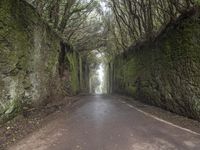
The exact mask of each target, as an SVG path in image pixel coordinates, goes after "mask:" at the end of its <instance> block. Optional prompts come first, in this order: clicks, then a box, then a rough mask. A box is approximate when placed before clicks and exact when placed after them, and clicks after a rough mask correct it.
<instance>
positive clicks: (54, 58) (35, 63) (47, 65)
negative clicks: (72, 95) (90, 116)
mask: <svg viewBox="0 0 200 150" xmlns="http://www.w3.org/2000/svg"><path fill="white" fill-rule="evenodd" d="M61 40H62V39H61V38H60V37H59V36H57V35H56V34H55V33H54V32H53V31H52V30H51V29H50V28H49V27H48V26H47V25H46V24H45V23H44V22H43V21H42V20H41V19H40V16H39V15H38V14H37V13H36V12H35V10H34V8H32V7H31V6H30V5H29V4H27V3H26V2H24V1H22V0H1V1H0V120H2V118H8V117H10V116H12V115H15V113H16V112H19V111H20V110H21V109H22V106H25V105H40V104H41V103H44V102H46V100H48V99H49V98H52V97H53V96H55V95H57V96H58V95H61V94H62V91H61V90H62V86H61V85H63V83H66V82H64V81H63V80H69V82H71V80H75V81H72V82H77V83H75V85H74V84H73V90H74V91H73V92H77V91H78V90H79V89H78V87H79V85H78V84H79V81H78V74H77V75H73V76H72V77H71V78H72V79H70V77H68V78H67V79H66V78H63V77H62V78H63V79H62V78H60V77H61V76H64V75H66V76H67V75H68V76H69V74H68V73H66V74H62V75H59V67H60V65H61V64H59V59H60V58H59V57H60V56H59V54H60V53H61V44H60V43H61ZM65 51H68V49H67V48H65ZM71 53H72V54H73V52H71ZM63 57H64V59H67V55H66V54H65V56H63ZM71 57H72V56H69V58H71ZM70 60H71V61H74V62H76V63H75V64H73V67H77V66H78V65H79V64H78V63H77V61H78V56H75V55H73V57H72V58H71V59H70ZM68 65H69V66H70V65H71V63H69V64H68ZM64 68H65V70H66V69H69V73H70V72H73V71H71V70H73V68H70V67H67V66H66V67H65V66H64ZM77 72H78V71H77ZM77 72H76V73H77ZM61 81H62V84H61Z"/></svg>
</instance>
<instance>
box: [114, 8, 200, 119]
mask: <svg viewBox="0 0 200 150" xmlns="http://www.w3.org/2000/svg"><path fill="white" fill-rule="evenodd" d="M199 12H200V11H199V8H195V9H194V10H191V11H190V12H188V13H187V14H184V15H183V16H181V17H180V18H179V19H178V20H177V21H176V22H175V23H173V24H170V25H168V26H167V27H166V29H165V30H164V31H163V32H162V33H161V34H160V35H159V36H158V37H157V38H156V39H154V40H150V41H145V42H141V43H137V44H136V45H134V46H132V47H130V48H129V50H128V51H127V52H125V53H123V54H121V55H119V56H117V57H116V58H115V60H114V61H113V62H114V63H113V64H114V65H113V67H114V80H113V88H114V90H113V91H115V92H121V93H125V94H128V95H131V96H134V97H135V98H137V99H139V100H142V101H144V102H146V103H150V104H153V105H156V106H159V107H162V108H164V109H167V110H169V111H172V112H176V113H178V114H181V115H185V116H188V117H191V118H195V119H198V120H200V13H199Z"/></svg>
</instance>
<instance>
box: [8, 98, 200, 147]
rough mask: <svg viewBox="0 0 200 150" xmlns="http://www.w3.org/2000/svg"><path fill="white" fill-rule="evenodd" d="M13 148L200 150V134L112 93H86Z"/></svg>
mask: <svg viewBox="0 0 200 150" xmlns="http://www.w3.org/2000/svg"><path fill="white" fill-rule="evenodd" d="M9 150H200V135H198V134H195V133H192V132H188V131H187V130H184V129H181V128H179V127H176V126H173V125H170V124H168V123H165V122H162V121H159V120H157V119H154V118H153V117H151V116H148V115H146V114H144V113H142V112H140V111H138V110H137V109H135V108H134V107H131V106H130V105H127V104H126V103H123V102H122V100H119V98H114V97H111V96H100V95H99V96H98V95H96V96H85V97H83V98H82V99H81V100H80V101H78V102H77V103H76V105H75V106H74V107H73V108H72V109H71V111H70V112H67V111H66V112H65V111H63V112H62V113H58V114H55V115H54V116H53V117H52V118H51V119H50V121H48V122H47V123H46V125H44V126H43V127H42V128H41V129H39V130H38V131H37V132H34V133H33V134H31V135H29V136H27V137H26V138H25V139H23V140H22V141H20V142H19V143H17V144H16V145H14V146H13V147H11V148H9Z"/></svg>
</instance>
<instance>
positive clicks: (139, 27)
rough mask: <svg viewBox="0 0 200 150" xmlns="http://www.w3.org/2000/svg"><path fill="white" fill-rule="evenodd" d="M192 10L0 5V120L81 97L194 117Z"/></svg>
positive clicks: (196, 58)
mask: <svg viewBox="0 0 200 150" xmlns="http://www.w3.org/2000/svg"><path fill="white" fill-rule="evenodd" d="M199 12H200V8H199V2H198V1H195V0H194V1H193V0H191V1H188V0H177V1H175V2H172V1H166V0H145V1H144V0H142V1H131V0H118V1H115V0H108V1H96V0H86V1H85V0H81V1H76V0H72V1H62V0H61V1H52V3H49V2H44V1H38V0H33V1H29V0H27V1H25V0H1V1H0V41H1V43H0V50H1V51H0V54H1V55H0V60H1V61H0V73H1V74H0V89H1V91H0V116H1V117H0V120H7V119H8V118H10V117H11V118H12V117H13V116H15V115H16V114H18V113H19V112H22V111H23V109H24V107H33V106H34V107H37V106H40V105H42V104H46V103H49V101H52V100H54V99H62V98H63V97H65V96H71V95H77V94H78V93H81V92H84V93H95V94H111V93H118V94H126V95H129V96H131V97H134V98H135V99H137V100H141V101H143V102H145V103H149V104H152V105H156V106H159V107H162V108H164V109H167V110H169V111H173V112H175V113H178V114H181V115H184V116H187V117H190V118H194V119H197V120H199V119H200V118H199V117H200V71H199V70H200V68H199V66H200V13H199ZM61 41H62V42H61ZM52 87H54V88H53V89H52Z"/></svg>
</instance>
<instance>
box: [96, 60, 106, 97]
mask: <svg viewBox="0 0 200 150" xmlns="http://www.w3.org/2000/svg"><path fill="white" fill-rule="evenodd" d="M97 74H98V80H99V82H100V85H99V87H97V89H96V94H103V93H104V91H103V89H104V85H105V84H104V79H105V69H104V65H103V64H100V66H99V68H98V70H97Z"/></svg>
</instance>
